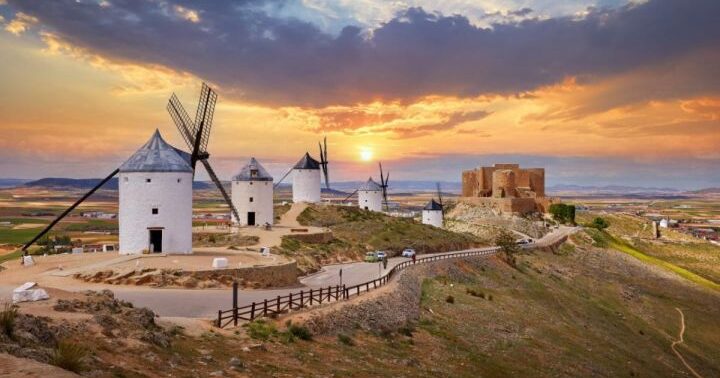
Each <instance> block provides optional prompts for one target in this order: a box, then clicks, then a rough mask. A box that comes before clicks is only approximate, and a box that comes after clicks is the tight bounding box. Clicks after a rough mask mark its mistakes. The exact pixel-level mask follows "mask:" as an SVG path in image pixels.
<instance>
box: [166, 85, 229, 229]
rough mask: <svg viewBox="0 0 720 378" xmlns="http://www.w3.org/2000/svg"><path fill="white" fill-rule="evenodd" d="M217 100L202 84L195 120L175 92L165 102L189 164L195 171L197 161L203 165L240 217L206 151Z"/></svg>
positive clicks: (226, 200)
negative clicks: (188, 150)
mask: <svg viewBox="0 0 720 378" xmlns="http://www.w3.org/2000/svg"><path fill="white" fill-rule="evenodd" d="M216 102H217V93H215V91H213V90H212V88H210V87H208V86H207V84H205V83H203V84H202V89H201V90H200V100H199V102H198V107H197V111H196V112H195V122H193V121H191V120H190V117H189V116H188V114H187V112H186V111H185V108H183V106H182V104H181V103H180V100H179V99H178V98H177V96H176V95H175V93H173V94H172V96H170V100H169V101H168V104H167V111H168V113H170V117H171V118H172V120H173V122H175V125H176V126H177V128H178V131H179V132H180V135H181V136H182V137H183V139H184V140H185V144H187V146H188V148H189V149H190V151H191V154H190V165H191V166H192V169H193V174H194V173H195V166H196V164H197V162H198V161H200V162H201V163H202V165H203V166H204V167H205V171H206V172H207V173H208V176H210V179H212V181H213V182H214V183H215V185H216V186H217V187H218V189H219V190H220V193H221V194H222V196H223V198H224V199H225V202H226V203H227V204H228V206H229V207H230V211H232V214H233V215H234V216H235V219H240V216H239V215H238V212H237V209H235V206H234V205H233V204H232V201H231V200H230V196H229V195H228V194H227V192H226V191H225V188H224V187H223V185H222V182H220V179H219V178H218V177H217V175H216V174H215V171H214V170H213V168H212V166H210V162H209V161H208V158H209V157H210V154H209V153H208V151H207V146H208V140H209V139H210V128H211V127H212V121H213V115H214V113H215V103H216Z"/></svg>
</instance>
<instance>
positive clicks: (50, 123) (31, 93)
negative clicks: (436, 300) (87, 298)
mask: <svg viewBox="0 0 720 378" xmlns="http://www.w3.org/2000/svg"><path fill="white" fill-rule="evenodd" d="M718 15H720V1H717V0H692V1H690V0H646V1H640V0H634V1H628V0H605V1H591V0H579V1H572V2H569V1H560V0H477V1H471V0H448V1H442V2H438V1H430V0H392V1H387V0H294V1H293V0H281V1H271V0H242V1H223V0H218V1H212V2H204V1H190V0H172V1H170V0H168V1H165V0H162V1H160V0H154V1H153V0H150V1H131V0H56V1H52V2H47V1H42V0H0V128H1V130H2V134H1V135H2V137H1V138H0V177H3V178H11V177H12V178H41V177H49V176H51V177H84V178H85V177H104V176H105V175H107V174H108V173H109V172H111V171H112V170H113V169H115V168H116V167H117V166H118V165H119V164H121V163H122V162H123V161H124V160H125V159H127V158H128V157H129V156H130V155H131V154H132V153H133V152H134V151H135V150H136V149H137V148H139V147H140V146H141V145H142V144H144V142H145V141H146V140H147V139H149V137H150V136H151V134H152V132H153V131H154V130H155V129H156V128H157V129H159V130H160V131H161V133H162V135H163V136H164V137H165V138H166V140H168V141H169V142H170V143H172V144H174V145H176V146H178V147H184V146H183V140H182V139H181V137H180V135H179V134H178V133H177V131H176V129H175V126H174V124H173V122H172V120H171V118H170V117H169V115H168V113H167V112H166V110H165V106H166V103H167V101H168V98H169V97H170V95H171V94H172V93H176V94H177V95H178V97H179V98H180V100H181V101H182V102H183V104H184V105H185V107H186V108H187V109H188V112H189V113H190V114H194V111H195V106H196V104H197V99H198V95H199V91H200V86H201V83H202V82H203V81H204V82H207V83H208V84H209V85H210V86H211V87H213V88H214V89H215V90H216V91H217V92H218V94H219V101H218V104H217V108H216V111H215V118H214V123H213V128H212V135H211V138H210V144H209V152H210V154H211V158H210V160H211V162H212V164H213V166H214V167H215V170H216V171H217V172H218V174H219V176H220V177H221V178H222V179H229V178H230V177H231V176H232V175H233V174H234V173H236V172H237V171H239V170H240V168H241V166H242V165H243V164H244V163H245V162H246V161H247V160H248V159H249V157H251V156H254V157H256V158H258V159H259V160H260V161H261V163H262V164H263V165H265V166H266V167H267V168H268V170H269V171H270V172H271V173H272V174H273V175H275V176H276V177H280V176H282V175H283V174H284V173H285V171H287V169H288V168H289V167H290V166H291V165H292V164H293V163H294V162H295V161H297V160H298V159H299V158H300V157H301V156H302V155H303V154H304V153H305V152H306V151H309V152H310V153H311V154H312V155H314V156H315V157H318V152H317V150H318V147H317V142H318V141H319V140H321V139H322V138H323V137H324V136H327V138H328V145H329V160H330V176H331V180H336V181H347V180H362V179H365V178H367V177H368V176H369V175H374V176H376V175H377V172H376V171H377V162H378V161H382V162H383V166H384V167H385V168H386V169H389V170H390V171H391V176H392V177H393V178H394V179H398V180H442V181H460V177H461V172H462V170H466V169H472V168H474V167H477V166H486V165H492V164H494V163H511V162H519V163H521V164H522V165H523V166H533V167H545V168H546V177H547V181H548V185H554V184H579V185H630V186H656V187H658V186H659V187H674V188H681V189H691V188H701V187H709V186H720V22H719V20H718ZM197 177H198V178H199V179H203V178H205V177H207V176H206V175H205V173H204V172H202V170H200V171H198V174H197Z"/></svg>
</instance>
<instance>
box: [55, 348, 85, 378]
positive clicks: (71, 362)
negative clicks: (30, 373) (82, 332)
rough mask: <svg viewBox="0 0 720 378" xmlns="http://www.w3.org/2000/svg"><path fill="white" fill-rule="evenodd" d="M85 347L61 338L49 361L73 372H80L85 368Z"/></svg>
mask: <svg viewBox="0 0 720 378" xmlns="http://www.w3.org/2000/svg"><path fill="white" fill-rule="evenodd" d="M86 355H87V349H85V347H83V346H82V345H80V344H76V343H73V342H71V341H67V340H63V341H60V342H59V343H58V345H57V348H56V349H55V351H54V352H53V355H52V357H51V358H50V363H51V364H53V365H55V366H57V367H61V368H63V369H65V370H69V371H72V372H74V373H80V372H81V371H83V370H85V363H84V360H85V356H86Z"/></svg>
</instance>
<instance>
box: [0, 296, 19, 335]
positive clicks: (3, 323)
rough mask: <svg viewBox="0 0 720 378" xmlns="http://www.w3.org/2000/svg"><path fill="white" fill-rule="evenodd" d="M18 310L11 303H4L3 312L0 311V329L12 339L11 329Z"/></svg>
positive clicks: (13, 326)
mask: <svg viewBox="0 0 720 378" xmlns="http://www.w3.org/2000/svg"><path fill="white" fill-rule="evenodd" d="M17 313H18V309H17V306H15V305H14V304H12V303H5V304H4V305H3V310H2V311H0V328H2V331H3V332H4V333H5V334H6V335H8V336H10V337H12V333H13V329H14V328H15V318H17Z"/></svg>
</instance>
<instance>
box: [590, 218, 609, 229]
mask: <svg viewBox="0 0 720 378" xmlns="http://www.w3.org/2000/svg"><path fill="white" fill-rule="evenodd" d="M590 227H592V228H595V229H598V230H600V231H602V230H604V229H606V228H608V227H610V223H609V222H608V221H607V220H605V218H601V217H597V218H595V219H593V221H592V223H590Z"/></svg>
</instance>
